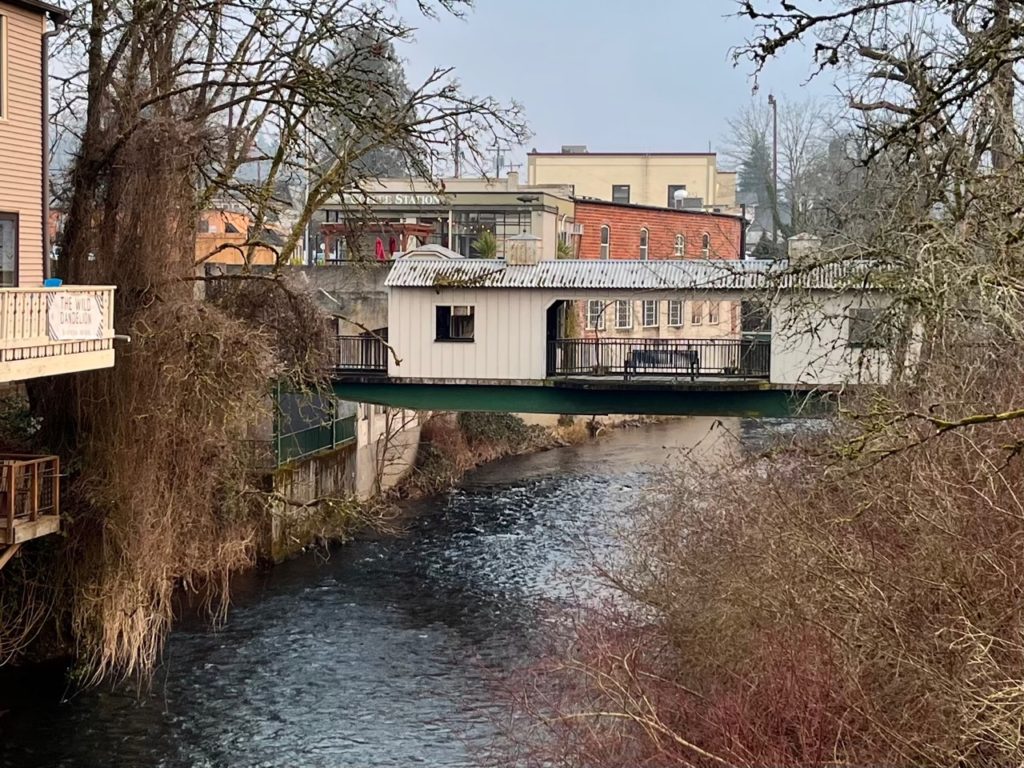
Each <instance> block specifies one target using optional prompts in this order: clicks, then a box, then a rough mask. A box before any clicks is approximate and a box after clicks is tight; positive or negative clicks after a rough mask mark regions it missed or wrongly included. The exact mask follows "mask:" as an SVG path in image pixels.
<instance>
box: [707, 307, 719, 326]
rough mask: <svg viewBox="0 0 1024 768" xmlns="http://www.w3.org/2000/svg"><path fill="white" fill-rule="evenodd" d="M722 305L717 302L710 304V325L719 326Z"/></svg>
mask: <svg viewBox="0 0 1024 768" xmlns="http://www.w3.org/2000/svg"><path fill="white" fill-rule="evenodd" d="M720 307H721V303H720V302H717V301H709V302H708V325H718V311H719V309H720Z"/></svg>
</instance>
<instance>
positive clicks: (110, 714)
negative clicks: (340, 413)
mask: <svg viewBox="0 0 1024 768" xmlns="http://www.w3.org/2000/svg"><path fill="white" fill-rule="evenodd" d="M712 423H713V422H712V420H710V419H686V420H678V421H673V422H669V423H666V424H661V425H655V426H648V427H643V428H638V429H629V430H621V431H616V432H613V433H611V434H609V435H607V436H604V437H603V438H601V439H600V440H597V441H594V442H591V443H587V444H585V445H581V446H575V447H570V448H561V449H557V450H552V451H548V452H545V453H540V454H534V455H529V456H521V457H515V458H512V459H507V460H504V461H500V462H496V463H494V464H491V465H488V466H486V467H482V468H480V469H479V470H477V471H475V472H474V473H472V474H471V475H470V476H469V477H467V478H466V481H465V482H464V484H463V485H462V487H461V488H459V489H458V490H456V491H454V492H452V493H450V494H448V495H446V496H443V497H438V498H433V499H428V500H424V501H420V502H416V503H415V504H413V505H411V508H410V509H409V510H408V512H409V514H408V519H409V523H408V525H407V527H406V529H405V531H404V532H403V533H402V534H401V535H397V536H382V537H376V538H368V539H364V540H359V541H356V542H352V543H349V544H347V545H344V546H339V547H336V548H334V549H333V550H332V551H331V552H329V553H311V554H309V555H307V556H304V557H301V558H297V559H295V560H292V561H290V562H288V563H285V564H284V565H282V566H279V567H277V568H273V569H270V570H267V571H261V572H257V573H253V574H248V575H246V576H244V577H242V578H240V579H238V580H237V583H236V584H235V587H234V589H235V591H234V604H233V606H232V609H231V613H230V616H229V619H228V621H227V623H226V624H225V625H224V626H223V627H220V628H219V629H212V628H211V627H210V626H209V625H208V624H206V623H205V622H203V621H201V620H198V619H194V618H191V619H190V618H186V619H183V620H182V622H181V623H180V624H179V626H178V627H177V628H176V629H175V631H174V632H173V633H172V635H171V637H170V640H169V642H168V644H167V647H166V650H165V652H164V657H163V662H162V664H161V666H160V668H159V670H158V671H157V673H156V676H155V678H154V680H153V683H152V685H151V686H150V688H149V689H148V691H146V692H144V693H143V694H142V695H139V693H138V692H137V691H136V689H135V688H133V687H128V688H114V689H111V688H103V689H99V690H96V689H93V690H89V691H86V692H84V693H73V692H72V691H70V690H69V689H68V688H67V687H66V685H65V684H64V683H63V682H62V679H63V677H62V675H61V673H60V672H59V671H56V672H55V673H54V674H53V675H52V676H51V679H48V680H47V679H40V676H39V675H38V674H37V675H35V676H33V677H32V678H29V679H28V680H30V681H31V682H27V681H23V682H22V683H21V685H20V686H19V687H20V689H21V690H18V691H17V692H15V693H16V695H14V696H5V697H3V698H4V699H6V700H12V701H16V702H17V703H16V704H14V705H10V706H11V710H10V711H9V712H7V713H6V714H4V715H3V716H0V764H2V765H3V766H12V767H13V766H17V767H18V768H21V767H23V766H25V767H27V766H33V767H34V766H46V767H47V768H49V767H50V766H54V767H56V766H66V767H69V768H70V767H74V768H79V767H81V768H94V767H97V768H98V767H101V766H102V767H103V768H129V767H131V768H138V767H140V766H162V767H165V768H178V767H179V766H180V767H184V766H188V767H189V768H207V767H208V768H215V767H216V768H221V767H222V766H223V767H224V768H227V767H228V766H230V767H231V768H235V767H236V766H245V767H246V768H248V767H249V766H267V767H268V768H271V767H273V768H279V767H285V766H288V767H291V766H303V767H305V766H310V767H313V768H320V767H323V768H342V767H347V766H353V767H358V768H371V767H376V766H402V767H403V768H404V767H407V766H417V765H422V766H445V767H448V766H452V767H454V766H480V765H485V764H486V758H484V757H482V754H483V752H482V750H484V749H486V747H487V746H488V744H489V743H490V742H491V740H492V738H493V729H494V724H495V722H497V721H498V720H500V718H501V716H502V713H503V712H504V711H505V704H504V702H503V697H502V694H501V692H500V688H501V686H500V682H501V680H502V677H503V675H504V674H505V673H506V672H507V671H508V670H509V669H511V668H512V667H514V666H515V665H517V664H520V663H522V662H524V661H528V660H529V658H530V653H531V647H532V645H531V644H532V642H533V641H534V640H536V639H537V638H538V633H540V632H542V631H543V626H544V623H545V617H546V616H549V615H550V613H549V609H550V606H551V605H552V603H554V604H558V603H560V602H571V601H573V600H578V599H581V597H580V596H581V595H583V596H585V595H587V594H589V593H591V591H592V590H596V589H600V586H599V584H598V583H597V581H596V580H595V578H594V577H593V575H592V568H591V566H592V563H593V558H594V557H595V556H596V557H597V558H599V559H603V558H604V557H605V556H609V557H611V556H614V541H613V539H612V538H611V537H610V536H609V535H608V530H609V527H610V526H614V525H617V524H619V523H620V522H621V521H622V520H624V519H628V515H629V512H630V509H631V507H632V506H633V505H635V504H636V503H637V501H638V500H639V499H640V498H641V496H642V494H643V493H644V487H645V484H646V483H647V482H648V480H649V479H650V477H651V475H652V473H653V472H655V471H657V470H659V469H660V468H662V467H663V466H665V463H666V461H667V460H669V459H670V458H671V456H672V454H673V453H674V452H677V451H679V450H681V449H683V448H686V447H691V446H698V447H697V448H696V450H697V451H699V452H700V453H701V455H703V456H705V457H707V460H709V461H713V460H714V456H715V455H716V454H717V452H718V451H719V450H723V448H722V445H723V443H722V442H721V441H719V440H717V439H714V438H713V439H708V434H709V430H710V429H711V426H712ZM724 424H725V427H726V428H727V429H728V430H729V431H731V432H732V433H734V434H737V435H739V436H741V438H742V441H743V443H744V444H746V445H751V444H757V443H760V442H761V440H762V439H764V437H765V436H766V434H768V433H770V432H772V431H773V430H775V429H777V428H781V427H782V425H779V424H774V425H773V424H772V423H769V422H739V421H735V420H727V421H725V422H724ZM720 434H722V430H721V429H716V430H713V431H712V435H713V436H714V435H720ZM595 553H596V554H595ZM43 678H45V676H43ZM8 684H11V683H8ZM7 693H8V694H11V693H12V691H8V692H7Z"/></svg>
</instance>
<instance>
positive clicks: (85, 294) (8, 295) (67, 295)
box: [0, 285, 114, 381]
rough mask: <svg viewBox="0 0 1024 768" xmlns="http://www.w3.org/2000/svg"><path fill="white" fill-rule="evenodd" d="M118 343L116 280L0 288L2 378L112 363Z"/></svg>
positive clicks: (43, 373)
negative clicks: (115, 333)
mask: <svg viewBox="0 0 1024 768" xmlns="http://www.w3.org/2000/svg"><path fill="white" fill-rule="evenodd" d="M113 345H114V288H113V287H112V286H105V285H103V286H101V285H69V286H61V287H59V288H0V381H10V380H12V379H18V378H23V377H24V378H31V377H34V376H40V375H48V374H51V373H67V372H71V371H76V370H88V369H91V368H103V367H108V366H109V365H112V364H113ZM105 353H106V354H105ZM75 355H78V356H80V357H79V358H78V360H80V362H81V365H76V363H75V361H74V358H73V356H75ZM48 358H54V359H53V360H52V361H50V362H52V363H53V365H49V364H47V359H48ZM61 358H64V359H61ZM5 369H6V371H7V374H8V375H5ZM19 371H20V372H21V374H19Z"/></svg>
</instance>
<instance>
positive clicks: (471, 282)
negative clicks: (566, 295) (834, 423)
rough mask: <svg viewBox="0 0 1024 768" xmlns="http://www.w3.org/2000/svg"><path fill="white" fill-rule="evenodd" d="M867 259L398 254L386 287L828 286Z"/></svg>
mask: <svg viewBox="0 0 1024 768" xmlns="http://www.w3.org/2000/svg"><path fill="white" fill-rule="evenodd" d="M870 271H871V269H870V265H868V264H867V263H866V262H846V263H841V264H829V265H825V266H819V267H814V268H813V269H803V270H799V269H788V268H787V266H786V264H785V262H774V261H753V260H746V261H725V260H722V259H686V260H679V261H661V260H659V261H633V260H624V259H623V260H610V261H597V260H573V259H559V260H557V261H542V262H540V263H539V264H532V265H528V266H512V265H508V264H506V263H505V262H504V261H500V260H492V259H424V258H415V259H398V260H396V261H395V263H394V266H392V268H391V273H390V274H389V275H388V277H387V280H386V281H385V283H384V284H385V285H386V286H388V287H391V288H436V287H466V288H560V289H575V290H605V289H608V290H641V291H643V290H699V289H718V290H730V291H748V290H749V291H753V290H761V289H766V288H781V289H804V290H807V289H810V290H832V289H835V288H839V287H851V286H854V285H857V286H862V287H870V286H868V285H867V282H866V281H867V278H868V276H869V274H870Z"/></svg>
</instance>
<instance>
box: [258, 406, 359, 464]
mask: <svg viewBox="0 0 1024 768" xmlns="http://www.w3.org/2000/svg"><path fill="white" fill-rule="evenodd" d="M355 440H356V417H355V416H345V417H343V418H340V419H332V420H329V421H325V422H324V423H322V424H316V425H314V426H311V427H306V428H305V429H299V430H296V431H295V432H288V433H285V434H278V435H275V437H274V448H275V450H274V452H275V458H276V460H277V466H279V467H280V466H282V465H284V464H287V463H288V462H290V461H298V460H300V459H305V458H308V457H310V456H315V455H316V454H318V453H323V452H324V451H331V450H334V449H336V448H341V447H342V446H345V445H349V444H351V443H354V442H355Z"/></svg>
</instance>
